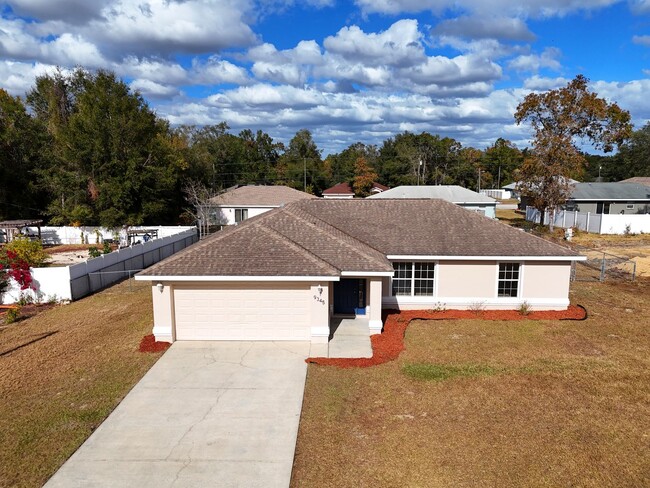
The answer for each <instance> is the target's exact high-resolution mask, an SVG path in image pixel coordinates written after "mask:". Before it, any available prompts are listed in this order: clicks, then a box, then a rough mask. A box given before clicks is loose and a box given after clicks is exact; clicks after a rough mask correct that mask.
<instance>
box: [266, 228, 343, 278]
mask: <svg viewBox="0 0 650 488" xmlns="http://www.w3.org/2000/svg"><path fill="white" fill-rule="evenodd" d="M255 227H257V228H258V229H260V230H261V231H262V232H264V233H265V234H271V235H276V236H279V237H281V238H282V240H283V242H286V243H287V244H288V245H289V247H294V248H297V249H298V250H301V251H304V254H306V257H307V258H308V259H311V260H312V261H313V262H314V263H316V264H318V265H319V266H321V267H324V266H322V264H323V263H325V265H326V266H329V267H330V268H332V269H334V270H336V271H339V272H340V271H341V270H340V269H339V268H337V267H336V266H334V265H333V264H332V263H330V262H328V261H326V260H325V259H323V258H321V257H320V256H318V255H316V254H314V253H313V252H311V251H310V250H309V249H307V248H306V247H304V246H301V245H300V244H298V243H297V242H294V241H293V240H292V239H290V238H289V237H287V236H285V235H284V234H281V233H280V232H278V231H277V230H275V229H273V228H271V227H266V226H264V225H261V223H260V222H257V223H256V224H255Z"/></svg>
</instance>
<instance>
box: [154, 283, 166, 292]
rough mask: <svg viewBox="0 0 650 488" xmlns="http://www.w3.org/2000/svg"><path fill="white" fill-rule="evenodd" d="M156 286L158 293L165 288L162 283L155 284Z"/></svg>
mask: <svg viewBox="0 0 650 488" xmlns="http://www.w3.org/2000/svg"><path fill="white" fill-rule="evenodd" d="M156 288H158V291H159V292H160V293H162V292H163V290H164V289H165V285H163V284H162V283H158V284H157V285H156Z"/></svg>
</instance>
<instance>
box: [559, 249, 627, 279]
mask: <svg viewBox="0 0 650 488" xmlns="http://www.w3.org/2000/svg"><path fill="white" fill-rule="evenodd" d="M573 247H574V248H575V250H576V251H578V252H579V253H580V254H582V255H583V256H586V257H587V260H586V261H574V262H573V263H572V265H571V280H572V281H605V280H606V279H607V278H612V279H622V280H629V281H634V279H635V278H636V262H635V261H634V260H632V259H630V258H626V257H623V256H617V255H615V254H610V253H608V252H604V251H600V250H598V249H592V248H589V247H584V246H578V245H574V246H573Z"/></svg>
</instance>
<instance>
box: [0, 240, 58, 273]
mask: <svg viewBox="0 0 650 488" xmlns="http://www.w3.org/2000/svg"><path fill="white" fill-rule="evenodd" d="M7 251H12V252H15V253H16V256H17V257H18V258H19V259H22V260H23V261H26V262H27V264H29V265H30V266H31V267H32V268H37V267H39V266H42V265H43V264H44V263H45V262H46V261H47V260H48V258H49V256H48V255H47V253H46V252H45V251H44V250H43V244H41V241H32V240H30V239H28V238H26V237H18V238H16V239H14V240H12V241H11V242H10V243H9V244H7V245H6V246H5V247H4V252H5V253H6V252H7Z"/></svg>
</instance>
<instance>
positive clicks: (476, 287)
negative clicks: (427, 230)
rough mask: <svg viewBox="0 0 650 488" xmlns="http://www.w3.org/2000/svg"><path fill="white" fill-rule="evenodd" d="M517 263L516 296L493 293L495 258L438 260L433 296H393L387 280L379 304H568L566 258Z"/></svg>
mask: <svg viewBox="0 0 650 488" xmlns="http://www.w3.org/2000/svg"><path fill="white" fill-rule="evenodd" d="M513 261H514V260H513ZM504 262H505V261H504ZM515 262H516V261H515ZM521 264H522V266H521V268H520V273H521V275H520V289H519V296H517V297H497V276H498V269H499V267H498V262H497V261H473V262H472V261H439V262H438V264H437V266H436V278H435V279H436V283H435V294H434V296H428V297H423V296H399V297H393V296H392V295H391V293H392V291H391V285H390V280H388V281H389V282H388V283H386V284H385V286H384V294H383V307H384V308H399V309H401V310H426V309H431V308H433V309H435V308H448V309H454V308H456V309H466V308H473V307H474V306H477V305H478V304H480V305H481V306H482V307H484V308H486V309H517V308H518V307H519V306H521V304H522V303H523V302H526V303H527V304H528V305H529V306H530V307H531V308H532V309H533V310H563V309H565V308H566V307H567V306H568V304H569V285H570V274H571V263H570V262H569V261H566V262H557V261H556V262H549V261H546V262H544V261H526V262H521Z"/></svg>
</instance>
